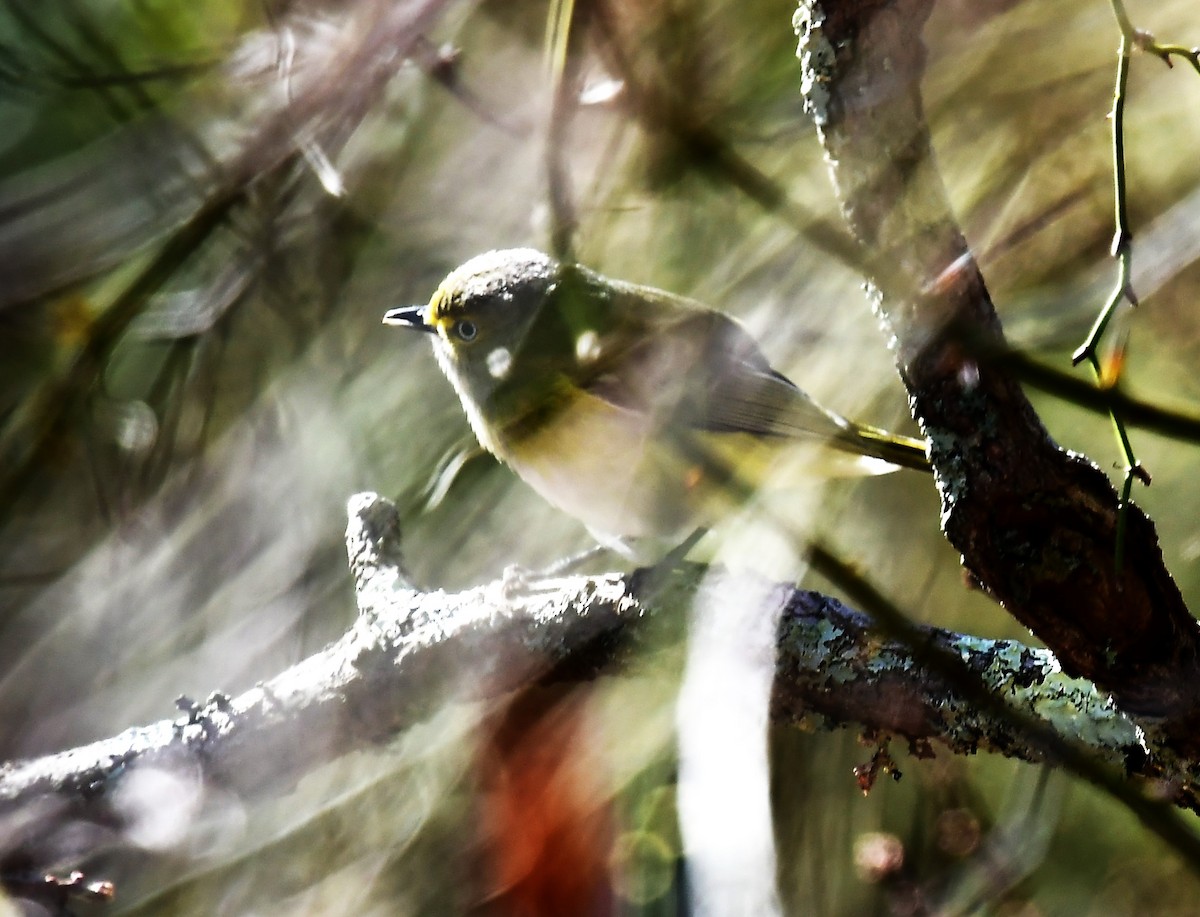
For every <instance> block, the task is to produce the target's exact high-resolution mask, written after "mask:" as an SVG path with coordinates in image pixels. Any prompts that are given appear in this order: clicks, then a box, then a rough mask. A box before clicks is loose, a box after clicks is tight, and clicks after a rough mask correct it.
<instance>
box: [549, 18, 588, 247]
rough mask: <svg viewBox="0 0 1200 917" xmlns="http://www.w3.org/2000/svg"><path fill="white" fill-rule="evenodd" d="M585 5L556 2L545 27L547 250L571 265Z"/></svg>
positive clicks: (574, 223) (585, 23)
mask: <svg viewBox="0 0 1200 917" xmlns="http://www.w3.org/2000/svg"><path fill="white" fill-rule="evenodd" d="M587 10H588V3H587V2H586V0H585V2H583V3H582V4H577V3H576V2H575V0H557V2H556V3H554V5H553V7H552V8H551V11H550V20H549V22H548V23H547V26H546V33H547V34H546V45H547V50H548V54H549V64H550V78H551V86H552V93H553V95H552V100H551V105H550V124H549V129H548V131H547V136H546V181H547V185H548V188H547V191H548V196H549V205H550V250H551V253H552V254H553V255H554V257H556V258H558V259H559V260H560V261H564V262H572V261H574V260H575V257H574V244H573V239H574V236H575V228H576V225H577V220H576V216H575V206H574V203H573V201H572V199H571V179H570V174H569V172H568V169H567V162H566V146H567V141H568V138H569V136H570V131H571V121H572V120H573V118H574V115H575V104H576V99H577V97H578V90H577V82H578V75H579V57H580V43H581V40H582V38H583V36H584V34H585V33H586V30H587V19H588V16H587Z"/></svg>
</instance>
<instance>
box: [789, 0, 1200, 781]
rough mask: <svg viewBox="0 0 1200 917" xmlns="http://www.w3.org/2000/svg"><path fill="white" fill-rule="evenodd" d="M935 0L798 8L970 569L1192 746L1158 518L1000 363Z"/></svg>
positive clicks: (1072, 661) (1195, 747) (1199, 687)
mask: <svg viewBox="0 0 1200 917" xmlns="http://www.w3.org/2000/svg"><path fill="white" fill-rule="evenodd" d="M930 6H931V2H930V0H875V2H858V3H840V4H832V3H826V2H821V0H806V2H803V3H802V4H801V7H800V9H799V11H798V13H797V16H796V20H795V22H796V27H797V32H798V33H799V34H800V48H799V55H800V58H801V61H802V64H803V66H804V70H805V75H804V79H805V92H806V97H807V102H808V106H809V108H810V110H811V111H812V113H813V114H814V117H815V119H816V121H817V125H818V128H819V132H820V136H821V141H822V143H823V144H824V146H825V149H826V153H827V157H828V159H829V161H830V163H831V169H832V171H833V177H834V181H835V183H836V184H837V187H838V193H839V196H840V198H841V201H842V204H843V209H844V211H845V215H846V218H847V221H848V222H849V224H850V227H851V229H852V230H853V232H854V233H855V235H856V236H857V237H858V238H859V240H860V241H861V242H862V244H863V245H864V246H865V247H866V249H867V251H868V252H869V253H870V254H869V258H868V260H869V263H870V264H871V265H872V275H873V277H872V279H873V280H874V282H875V284H876V285H877V288H878V290H879V293H880V297H879V309H880V312H881V314H882V316H883V318H884V320H885V322H886V324H887V326H888V328H889V329H890V331H891V332H892V334H893V335H894V343H895V348H896V356H897V362H898V365H899V369H900V373H901V376H902V377H903V380H904V383H905V385H906V386H907V388H908V391H909V396H910V403H911V407H912V411H913V415H914V417H916V419H917V420H918V422H919V423H920V424H921V427H922V429H923V430H924V431H925V433H926V435H927V437H928V438H929V441H930V444H931V458H932V461H933V463H934V466H935V468H936V471H937V480H938V487H939V490H940V492H941V496H942V521H943V527H944V529H945V532H946V536H947V538H948V539H949V540H950V542H951V543H952V544H953V545H954V546H955V547H956V548H957V549H958V550H959V551H961V552H962V555H963V562H964V564H965V565H966V567H967V569H968V570H970V572H971V573H972V575H973V576H974V577H975V578H976V579H977V580H978V581H979V582H980V583H981V584H982V585H983V586H984V588H986V589H987V590H988V591H989V592H991V593H992V594H993V595H994V596H995V597H996V598H997V599H998V600H999V601H1000V602H1002V603H1003V604H1004V606H1005V607H1006V608H1007V609H1008V610H1009V611H1010V612H1011V613H1012V614H1013V615H1014V616H1015V617H1016V618H1017V619H1018V620H1020V621H1021V622H1022V623H1023V624H1025V625H1026V626H1027V627H1029V628H1030V629H1031V630H1032V631H1033V632H1034V633H1036V634H1037V635H1038V636H1039V637H1040V638H1041V639H1042V640H1043V641H1045V642H1046V644H1047V645H1048V646H1050V647H1051V648H1052V649H1053V650H1054V652H1055V654H1056V655H1057V657H1058V658H1059V659H1060V660H1061V662H1062V665H1063V668H1064V669H1065V670H1066V671H1068V672H1070V673H1071V674H1074V675H1078V676H1081V677H1086V678H1089V679H1091V680H1093V681H1095V682H1096V683H1097V684H1099V685H1101V686H1103V687H1104V688H1105V690H1108V691H1111V692H1112V693H1113V695H1114V696H1115V697H1116V699H1117V701H1118V703H1119V704H1120V705H1121V706H1122V708H1124V709H1125V710H1127V711H1129V712H1130V713H1132V714H1134V715H1135V716H1138V717H1139V719H1140V721H1141V722H1142V724H1143V725H1144V726H1146V727H1147V728H1148V729H1150V730H1159V731H1161V734H1162V735H1163V736H1165V738H1166V739H1167V741H1169V742H1170V743H1171V744H1172V745H1173V746H1174V747H1175V748H1176V749H1178V750H1179V751H1180V752H1181V753H1183V754H1184V755H1186V756H1188V757H1195V756H1196V753H1197V752H1198V751H1200V728H1198V727H1200V629H1198V628H1197V625H1196V621H1195V620H1194V619H1193V618H1192V616H1191V614H1190V613H1189V612H1188V610H1187V608H1186V606H1185V605H1184V603H1183V599H1182V597H1181V596H1180V593H1179V590H1178V588H1177V587H1176V585H1175V583H1174V581H1173V580H1172V579H1171V576H1170V574H1169V573H1168V572H1167V570H1166V568H1165V566H1164V564H1163V559H1162V553H1161V551H1160V549H1159V546H1158V538H1157V535H1156V533H1155V530H1154V526H1153V524H1152V523H1151V522H1150V520H1149V519H1147V518H1146V516H1145V515H1144V514H1143V513H1142V512H1141V511H1140V510H1138V509H1137V508H1136V507H1131V508H1130V509H1129V512H1128V527H1127V531H1126V533H1125V542H1126V544H1125V549H1124V551H1125V553H1124V562H1123V564H1121V565H1120V567H1119V569H1118V565H1117V564H1116V562H1115V558H1116V556H1117V539H1118V497H1117V494H1116V492H1115V491H1114V489H1113V487H1112V484H1111V483H1110V482H1109V480H1108V478H1107V477H1106V476H1105V475H1104V474H1103V473H1102V472H1101V471H1100V470H1099V469H1098V468H1097V467H1096V466H1095V465H1093V464H1092V463H1091V462H1089V461H1087V460H1086V459H1085V458H1083V457H1082V456H1078V455H1074V454H1071V453H1068V452H1065V451H1063V450H1062V449H1060V448H1059V447H1058V446H1057V445H1056V444H1055V443H1054V442H1053V441H1052V440H1051V438H1050V437H1049V435H1048V434H1047V433H1046V431H1045V429H1044V428H1043V427H1042V425H1041V423H1040V421H1039V420H1038V418H1037V417H1036V415H1035V414H1034V412H1033V409H1032V408H1031V406H1030V405H1029V402H1028V401H1027V399H1026V398H1025V395H1024V393H1023V392H1022V391H1021V389H1020V386H1019V385H1018V384H1017V382H1016V381H1015V380H1014V379H1013V378H1012V376H1011V375H1010V374H1009V373H1008V372H1007V370H1006V369H1005V368H1004V367H1003V366H999V365H996V364H990V363H987V362H984V361H980V360H978V359H975V358H974V356H973V355H972V352H971V348H972V347H973V346H976V345H979V346H983V347H984V348H986V349H987V351H988V352H998V351H999V350H1000V349H1002V347H1003V341H1002V332H1001V330H1000V324H999V320H998V318H997V316H996V313H995V310H994V309H993V307H992V303H991V300H990V298H989V296H988V293H987V289H986V287H985V285H984V282H983V278H982V276H981V274H980V272H979V269H978V267H977V266H976V264H975V262H974V259H973V258H972V257H971V254H970V251H969V249H968V248H967V245H966V242H965V240H964V239H963V237H962V234H961V232H960V231H959V229H958V227H957V224H956V223H955V220H954V218H953V216H952V214H951V209H950V205H949V202H948V200H947V197H946V192H945V188H944V186H943V184H942V180H941V176H940V175H939V173H938V170H937V166H936V163H935V160H934V157H933V152H932V150H931V147H930V141H929V132H928V128H927V126H926V124H925V120H924V114H923V110H922V104H921V96H920V91H919V81H920V78H921V75H922V73H923V70H924V54H925V52H924V47H923V45H922V44H921V35H920V31H921V27H922V24H923V23H924V21H925V18H926V17H927V16H928V13H929V9H930Z"/></svg>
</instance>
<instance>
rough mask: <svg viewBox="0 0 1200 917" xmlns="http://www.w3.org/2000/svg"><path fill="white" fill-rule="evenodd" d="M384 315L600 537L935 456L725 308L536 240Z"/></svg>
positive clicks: (544, 489)
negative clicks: (615, 276)
mask: <svg viewBox="0 0 1200 917" xmlns="http://www.w3.org/2000/svg"><path fill="white" fill-rule="evenodd" d="M383 321H384V323H385V324H388V325H398V326H402V327H407V328H412V329H416V330H418V331H424V332H427V333H428V334H429V335H430V336H431V337H432V339H433V345H434V351H435V353H436V355H437V359H438V363H439V364H440V365H441V368H442V371H443V372H444V373H445V374H446V377H447V378H448V379H449V380H450V382H451V384H453V386H454V389H455V391H456V392H457V393H458V397H459V399H460V400H461V402H462V406H463V409H464V410H465V411H466V414H467V417H468V419H469V420H470V423H471V427H472V429H473V430H474V432H475V435H476V437H477V438H478V439H479V442H480V444H481V445H482V446H483V447H484V448H485V449H487V450H488V451H489V452H491V453H492V454H494V455H495V456H496V457H497V458H498V459H500V460H501V461H502V462H504V463H505V464H507V465H508V466H509V467H511V468H512V469H513V471H515V472H516V473H517V475H518V476H519V477H520V478H521V479H522V480H524V481H525V482H526V483H527V484H529V485H530V486H531V487H532V488H533V489H534V490H536V491H537V492H538V493H539V494H541V495H542V496H543V497H544V498H545V499H546V500H548V501H549V502H550V503H552V504H553V505H555V506H557V507H558V508H560V509H562V510H564V511H565V512H567V513H570V514H571V515H573V516H575V517H576V518H578V519H579V520H581V521H582V522H583V523H584V524H585V525H586V526H587V527H588V528H589V530H591V531H592V533H593V534H594V535H595V536H596V537H597V538H598V539H600V540H601V541H602V542H603V543H606V544H614V543H618V544H619V543H620V542H621V540H622V539H626V538H635V539H636V538H644V537H648V536H651V537H673V536H678V535H679V534H681V533H682V534H686V533H687V532H688V531H691V530H693V529H695V528H697V527H706V526H709V525H711V524H713V523H714V522H717V521H719V520H720V519H721V518H723V517H724V516H725V515H726V514H728V513H729V512H731V511H732V510H734V509H735V508H737V507H738V506H740V505H742V504H743V503H745V502H746V500H747V499H748V498H749V497H751V496H752V495H754V494H755V493H757V492H758V491H759V490H760V489H762V488H768V489H771V490H775V489H778V488H780V487H786V486H796V482H797V480H798V479H801V478H803V477H804V476H810V477H811V476H813V475H854V474H877V473H880V472H885V471H890V470H893V469H894V468H896V467H898V466H904V467H909V468H917V469H921V470H928V468H929V464H928V461H927V460H926V457H925V443H924V442H922V441H920V440H916V439H912V438H909V437H904V436H896V435H893V434H890V433H886V432H884V431H882V430H877V429H874V428H872V427H867V426H863V425H862V424H857V423H854V422H853V421H850V420H847V419H846V418H844V417H841V416H840V415H838V414H835V413H833V412H832V411H829V410H827V409H825V408H823V407H821V406H820V405H818V404H817V403H816V402H815V401H813V399H812V398H810V397H809V396H808V395H807V394H805V393H804V392H803V391H801V390H800V389H799V388H798V387H797V386H796V385H794V384H793V383H792V382H791V381H790V380H788V379H787V378H786V377H785V376H783V375H782V374H781V373H779V372H777V371H775V370H774V369H772V368H771V366H770V364H769V363H768V362H767V359H766V357H765V356H764V355H763V352H762V351H761V350H760V349H759V346H758V344H757V343H756V342H755V340H754V339H753V337H752V336H751V335H750V333H749V332H748V331H746V329H745V328H744V327H743V326H742V325H741V324H740V323H738V322H737V321H736V320H735V319H733V318H731V317H729V316H728V315H725V314H724V313H722V312H718V311H716V310H714V309H710V308H707V307H706V306H704V305H702V304H700V303H697V302H694V301H691V300H688V299H684V298H682V297H679V296H675V295H673V294H671V293H668V292H665V291H663V290H657V289H653V288H651V287H645V286H638V285H635V284H631V283H624V282H621V281H617V280H611V279H609V278H607V277H604V276H602V275H600V274H598V273H596V272H594V271H591V270H588V269H587V268H584V267H581V266H579V265H571V264H561V263H559V262H558V261H556V260H554V259H553V258H551V257H550V256H548V255H545V254H543V253H541V252H538V251H534V250H532V249H511V250H505V251H491V252H487V253H486V254H482V255H479V256H477V257H475V258H472V259H471V260H470V261H468V262H466V263H465V264H463V265H462V266H461V267H459V268H457V269H456V270H454V271H452V272H451V273H450V274H449V275H448V276H447V277H446V279H445V280H443V281H442V283H441V285H440V286H439V287H438V288H437V290H436V291H435V292H434V294H433V297H432V299H430V301H429V303H428V304H427V305H423V306H405V307H402V308H398V309H392V310H390V311H388V312H387V314H386V315H385V316H384V319H383Z"/></svg>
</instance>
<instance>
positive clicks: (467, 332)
mask: <svg viewBox="0 0 1200 917" xmlns="http://www.w3.org/2000/svg"><path fill="white" fill-rule="evenodd" d="M454 334H455V336H456V337H457V338H458V339H459V340H460V341H473V340H475V336H476V335H477V334H479V329H478V328H477V327H475V323H474V322H469V321H467V320H466V319H462V320H461V321H457V322H455V323H454Z"/></svg>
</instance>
